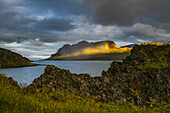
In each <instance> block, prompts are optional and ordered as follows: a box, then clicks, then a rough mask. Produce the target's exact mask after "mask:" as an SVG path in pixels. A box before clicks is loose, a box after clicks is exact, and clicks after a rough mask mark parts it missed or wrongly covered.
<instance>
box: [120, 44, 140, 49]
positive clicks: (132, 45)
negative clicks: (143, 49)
mask: <svg viewBox="0 0 170 113" xmlns="http://www.w3.org/2000/svg"><path fill="white" fill-rule="evenodd" d="M135 45H137V44H129V45H125V46H121V47H128V48H133V47H134V46H135Z"/></svg>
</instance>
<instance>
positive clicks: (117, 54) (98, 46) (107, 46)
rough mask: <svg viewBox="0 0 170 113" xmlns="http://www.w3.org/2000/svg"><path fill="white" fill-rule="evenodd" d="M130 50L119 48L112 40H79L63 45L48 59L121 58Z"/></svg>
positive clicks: (128, 53)
mask: <svg viewBox="0 0 170 113" xmlns="http://www.w3.org/2000/svg"><path fill="white" fill-rule="evenodd" d="M130 50H131V48H128V47H123V48H119V46H118V45H116V44H115V43H114V42H113V41H100V42H95V43H90V42H87V41H81V42H79V43H77V44H73V45H69V44H66V45H64V46H63V47H62V48H60V49H59V50H58V51H57V53H55V54H52V55H51V57H50V58H49V59H48V60H121V59H124V58H126V56H128V55H130Z"/></svg>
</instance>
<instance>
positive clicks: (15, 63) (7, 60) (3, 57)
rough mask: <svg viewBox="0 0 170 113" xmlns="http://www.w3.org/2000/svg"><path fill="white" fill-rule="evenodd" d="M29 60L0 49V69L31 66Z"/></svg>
mask: <svg viewBox="0 0 170 113" xmlns="http://www.w3.org/2000/svg"><path fill="white" fill-rule="evenodd" d="M33 65H36V64H33V63H31V62H30V60H29V59H27V58H25V57H22V56H21V55H20V54H17V53H15V52H12V51H10V50H7V49H3V48H0V68H11V67H24V66H33Z"/></svg>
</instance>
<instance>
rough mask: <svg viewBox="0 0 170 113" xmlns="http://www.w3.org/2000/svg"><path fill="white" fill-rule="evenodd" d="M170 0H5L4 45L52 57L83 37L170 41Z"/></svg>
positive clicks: (1, 13)
mask: <svg viewBox="0 0 170 113" xmlns="http://www.w3.org/2000/svg"><path fill="white" fill-rule="evenodd" d="M169 4H170V0H0V47H1V48H6V49H10V50H12V51H14V52H17V53H19V54H21V55H23V56H25V57H28V58H48V57H49V56H50V55H51V54H54V53H56V52H57V50H58V49H59V48H60V47H62V46H63V44H74V43H77V42H79V41H82V40H87V41H90V42H96V41H101V40H111V41H114V42H115V43H116V44H118V45H119V46H123V45H128V44H133V43H142V42H169V41H170V5H169Z"/></svg>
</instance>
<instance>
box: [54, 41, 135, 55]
mask: <svg viewBox="0 0 170 113" xmlns="http://www.w3.org/2000/svg"><path fill="white" fill-rule="evenodd" d="M110 46H111V47H110ZM131 49H132V48H127V47H124V48H120V47H119V46H117V45H116V44H113V45H109V44H108V43H107V42H106V43H105V44H104V45H103V46H98V47H95V48H85V49H82V50H81V51H79V52H74V53H72V54H66V55H62V56H58V57H56V58H66V57H76V56H80V55H94V54H104V53H123V52H130V51H131Z"/></svg>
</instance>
